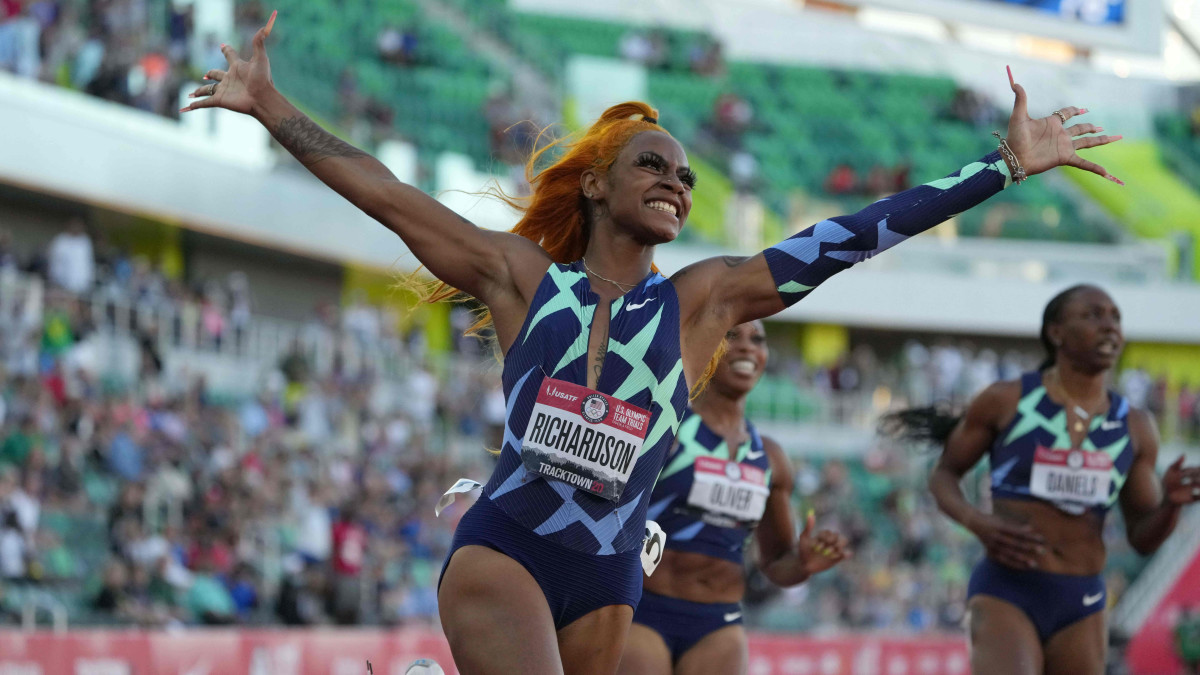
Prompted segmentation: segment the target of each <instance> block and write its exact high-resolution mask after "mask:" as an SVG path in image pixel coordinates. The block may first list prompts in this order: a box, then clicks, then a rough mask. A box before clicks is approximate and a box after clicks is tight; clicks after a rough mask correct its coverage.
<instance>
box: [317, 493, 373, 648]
mask: <svg viewBox="0 0 1200 675" xmlns="http://www.w3.org/2000/svg"><path fill="white" fill-rule="evenodd" d="M358 509H359V506H358V503H357V500H356V499H352V500H350V501H347V502H346V503H345V504H343V505H342V508H341V510H340V511H339V513H338V519H337V522H336V523H334V525H333V546H332V549H333V568H332V572H333V578H332V583H331V584H330V585H329V595H328V597H327V598H326V604H327V606H328V607H329V613H330V615H331V616H332V617H333V619H334V621H335V622H336V623H338V624H340V625H344V626H346V625H353V624H356V623H358V618H359V608H360V606H361V603H362V593H361V589H362V571H363V561H364V559H365V557H366V554H367V531H366V530H365V529H363V526H362V523H361V522H359V518H358V513H359V511H358Z"/></svg>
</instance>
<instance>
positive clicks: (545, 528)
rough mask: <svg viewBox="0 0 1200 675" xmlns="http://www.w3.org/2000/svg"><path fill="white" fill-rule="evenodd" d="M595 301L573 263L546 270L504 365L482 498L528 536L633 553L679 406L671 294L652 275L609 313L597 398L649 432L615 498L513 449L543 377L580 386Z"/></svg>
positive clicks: (675, 302) (682, 390) (588, 549)
mask: <svg viewBox="0 0 1200 675" xmlns="http://www.w3.org/2000/svg"><path fill="white" fill-rule="evenodd" d="M598 302H599V298H598V296H596V294H595V293H593V292H592V290H591V286H590V284H589V283H588V278H587V274H586V273H585V271H584V269H583V267H582V265H581V264H580V263H578V262H576V263H572V264H570V265H558V264H553V265H550V268H549V269H548V270H547V271H546V275H545V277H544V278H543V279H542V282H541V284H540V285H539V286H538V290H537V293H536V294H535V296H534V299H533V302H532V303H530V309H529V314H528V316H526V318H525V325H524V326H522V328H521V332H520V334H519V335H518V337H517V340H516V341H515V342H514V343H513V346H512V347H511V348H510V349H509V351H508V353H507V354H506V355H505V357H504V373H503V378H502V379H503V382H504V394H505V398H506V401H507V414H506V416H505V426H504V445H503V447H502V448H501V450H500V458H499V462H498V463H497V465H496V469H495V471H494V472H493V473H492V477H491V479H490V480H489V481H488V483H487V485H486V486H484V493H485V494H487V495H488V497H489V498H490V499H491V500H492V501H493V502H494V503H495V504H496V506H498V507H499V508H500V509H502V510H503V511H504V512H505V513H507V514H508V515H509V516H511V517H512V518H513V519H515V520H517V521H518V522H520V523H521V524H523V525H525V526H526V527H528V528H529V529H530V530H532V531H534V532H535V533H537V534H539V535H541V536H544V537H546V538H547V539H550V540H552V541H555V542H557V543H560V544H562V545H564V546H567V547H570V548H572V549H575V550H579V551H583V552H585V553H593V554H597V555H612V554H615V553H623V552H626V551H629V550H632V549H634V548H637V547H638V546H640V545H641V541H642V537H643V536H644V533H645V522H646V507H647V506H648V505H649V497H650V489H651V487H652V486H653V484H654V479H655V477H656V476H657V475H658V472H659V470H660V469H661V468H662V461H663V457H664V456H665V454H666V451H667V448H669V447H670V445H671V441H672V440H673V439H674V437H675V430H676V429H677V428H678V426H679V419H680V417H681V416H682V415H683V411H684V407H685V406H686V404H687V394H688V392H687V384H686V383H685V381H684V378H683V361H682V358H681V354H680V348H679V299H678V297H677V296H676V294H675V287H674V285H672V284H671V282H670V281H668V280H667V279H666V278H665V277H663V276H662V275H660V274H656V273H651V274H649V275H647V276H646V278H645V279H642V281H641V282H640V283H639V284H638V285H637V286H635V287H634V289H633V290H631V291H630V292H629V293H626V294H625V295H624V296H621V297H620V298H617V299H616V300H614V301H613V302H612V304H611V306H610V314H611V319H610V322H609V337H608V353H607V355H606V356H605V358H604V365H603V368H602V369H601V372H600V380H599V382H597V383H596V389H597V390H599V391H601V392H604V393H606V394H609V395H612V396H614V397H616V398H619V399H621V400H623V401H626V402H628V403H630V404H632V405H635V406H638V407H639V408H643V409H645V410H648V411H650V424H649V431H648V432H647V435H646V439H645V442H644V443H643V445H642V452H641V454H640V455H639V457H638V460H637V462H636V463H635V464H634V467H633V473H632V475H631V476H630V478H629V481H628V482H627V483H626V486H625V490H624V492H623V493H622V495H621V499H620V500H618V501H617V502H612V501H609V500H606V499H601V498H600V497H596V496H594V495H591V494H589V493H586V492H583V491H580V490H576V489H574V488H572V487H570V486H569V485H567V484H566V483H562V482H560V481H556V480H553V479H546V478H543V477H541V476H540V475H538V474H535V473H530V472H529V471H527V470H526V469H525V466H524V465H523V464H522V463H521V444H522V437H523V435H524V433H525V427H526V426H527V425H528V423H529V416H530V414H531V412H532V410H533V405H534V401H535V400H536V398H537V392H538V390H539V389H540V387H541V384H542V381H543V380H544V379H545V378H546V377H552V378H555V379H559V380H565V381H567V382H572V383H575V384H580V385H586V384H587V345H588V338H589V335H590V332H591V326H592V319H593V317H594V316H595V312H596V306H597V303H598Z"/></svg>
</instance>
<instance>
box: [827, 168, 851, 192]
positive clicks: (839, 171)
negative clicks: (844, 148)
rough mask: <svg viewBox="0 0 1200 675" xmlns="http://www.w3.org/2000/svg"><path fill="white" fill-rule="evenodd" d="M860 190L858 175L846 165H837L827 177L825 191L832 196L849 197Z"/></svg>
mask: <svg viewBox="0 0 1200 675" xmlns="http://www.w3.org/2000/svg"><path fill="white" fill-rule="evenodd" d="M857 190H858V174H856V173H854V169H853V168H852V167H851V166H850V165H849V164H846V163H844V162H843V163H841V164H837V165H835V166H834V167H833V168H832V169H831V170H830V171H829V175H828V176H826V177H825V191H826V192H828V193H829V194H831V195H848V194H852V193H854V192H856V191H857Z"/></svg>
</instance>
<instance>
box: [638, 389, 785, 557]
mask: <svg viewBox="0 0 1200 675" xmlns="http://www.w3.org/2000/svg"><path fill="white" fill-rule="evenodd" d="M746 428H747V430H748V431H749V432H750V435H749V438H747V439H746V442H745V443H742V444H741V445H740V446H738V448H737V452H736V454H735V455H734V458H735V461H737V462H738V463H740V464H742V465H745V466H753V467H755V468H757V469H761V470H762V471H764V472H766V480H767V485H770V484H771V460H770V458H769V457H768V456H767V453H766V450H765V448H764V447H763V442H762V437H761V436H759V435H758V430H757V429H755V428H754V425H752V424H750V422H749V421H747V422H746ZM697 457H716V458H718V459H724V460H728V459H730V453H729V444H728V443H726V442H725V439H724V438H723V437H721V436H720V435H718V434H717V433H716V432H714V431H713V430H712V429H710V428H709V427H708V425H706V424H705V423H704V420H702V419H700V415H697V414H696V413H695V412H693V411H692V410H690V409H689V410H688V411H687V413H686V414H685V415H684V418H683V422H682V423H681V424H680V425H679V433H678V434H677V435H676V436H675V444H674V446H673V447H672V448H671V450H670V451H669V453H668V455H667V461H666V466H664V467H663V470H662V473H660V474H659V475H658V482H657V483H655V484H654V492H653V493H652V495H651V497H650V509H649V510H648V511H647V513H646V516H647V517H648V518H649V519H650V520H653V521H656V522H657V523H658V524H659V526H660V527H662V528H663V532H666V534H667V548H668V549H670V550H674V551H686V552H689V553H700V554H702V555H708V556H712V557H714V558H721V559H723V560H729V561H732V562H736V563H738V564H741V562H742V552H743V549H744V547H745V543H746V537H747V536H748V535H749V533H750V529H749V527H745V526H743V527H721V526H719V525H715V524H712V523H709V522H705V521H704V520H702V516H703V514H702V513H700V512H698V511H697V510H696V509H695V508H693V507H690V506H688V503H687V498H688V494H689V493H691V490H692V484H693V482H694V481H695V471H694V468H695V465H696V458H697Z"/></svg>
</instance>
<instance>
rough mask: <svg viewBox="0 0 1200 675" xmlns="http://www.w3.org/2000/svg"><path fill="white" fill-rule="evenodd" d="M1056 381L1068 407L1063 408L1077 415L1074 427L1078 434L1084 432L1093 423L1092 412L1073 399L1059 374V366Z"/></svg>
mask: <svg viewBox="0 0 1200 675" xmlns="http://www.w3.org/2000/svg"><path fill="white" fill-rule="evenodd" d="M1054 381H1055V382H1056V383H1057V384H1058V388H1059V389H1060V390H1061V391H1062V393H1063V398H1065V399H1066V403H1067V405H1065V406H1063V408H1064V409H1065V410H1070V411H1071V412H1073V413H1075V417H1076V418H1077V419H1076V420H1075V425H1074V426H1075V431H1076V433H1078V432H1081V431H1084V430H1085V429H1086V428H1087V424H1088V423H1090V422H1091V419H1092V417H1093V415H1092V412H1091V411H1090V410H1088V409H1087V408H1084V407H1083V406H1081V405H1079V404H1078V403H1076V402H1075V401H1074V400H1072V399H1071V392H1069V391H1067V385H1065V384H1063V381H1062V375H1061V374H1060V373H1059V370H1058V366H1055V367H1054Z"/></svg>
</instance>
